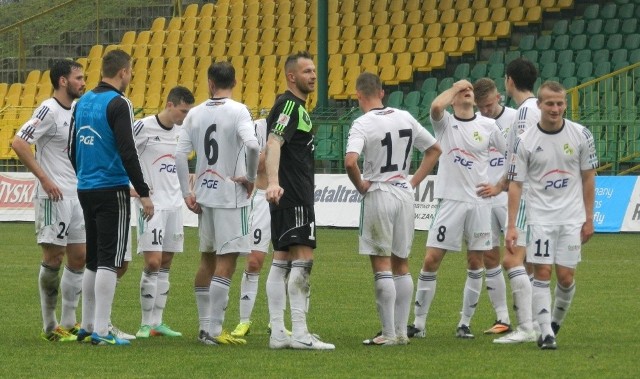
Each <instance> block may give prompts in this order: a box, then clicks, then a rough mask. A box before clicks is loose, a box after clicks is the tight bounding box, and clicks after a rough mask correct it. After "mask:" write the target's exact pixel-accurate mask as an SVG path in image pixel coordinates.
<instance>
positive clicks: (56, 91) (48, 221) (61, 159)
mask: <svg viewBox="0 0 640 379" xmlns="http://www.w3.org/2000/svg"><path fill="white" fill-rule="evenodd" d="M50 79H51V84H52V85H53V97H52V98H50V99H47V100H45V101H43V102H42V104H40V106H39V107H38V108H36V110H35V112H34V113H33V117H32V118H31V119H30V120H29V121H27V122H26V123H25V124H24V125H22V127H21V128H20V130H18V132H17V133H16V137H15V138H14V139H13V142H12V144H11V146H12V147H13V150H15V152H16V154H17V155H18V158H20V161H21V162H22V164H24V165H25V166H26V167H27V168H28V169H29V171H31V172H32V173H33V175H34V176H35V177H36V178H37V179H38V186H37V189H36V196H35V198H34V199H33V201H34V208H35V213H36V222H35V227H36V235H37V242H38V244H39V245H40V247H41V249H42V263H41V264H40V274H39V276H38V288H39V291H40V308H41V310H42V323H43V325H42V328H43V330H42V333H41V337H42V338H43V339H45V340H47V341H73V340H75V336H74V335H73V334H77V329H78V328H77V326H76V309H77V307H78V301H79V299H80V293H81V291H82V274H83V271H84V264H85V252H86V248H85V233H84V219H83V217H82V208H81V206H80V202H79V201H78V193H77V192H76V187H77V183H78V180H77V179H76V175H75V173H74V172H73V167H72V166H71V162H69V159H68V158H67V156H66V155H67V154H66V152H65V151H66V148H67V138H68V137H69V125H70V124H71V107H72V104H73V102H74V100H75V99H77V98H79V97H80V96H82V93H83V92H84V86H85V82H84V73H83V69H82V66H81V65H80V64H79V63H76V62H74V61H71V60H59V61H55V62H54V63H53V66H52V67H51V70H50ZM34 143H35V145H36V154H35V156H34V155H33V153H32V152H31V147H30V145H33V144H34ZM65 254H66V256H67V261H66V263H65V265H64V269H63V271H62V277H61V278H60V277H59V272H60V266H62V261H63V259H64V256H65ZM59 290H60V291H61V292H62V307H61V312H60V324H58V320H57V319H56V304H57V302H58V292H59Z"/></svg>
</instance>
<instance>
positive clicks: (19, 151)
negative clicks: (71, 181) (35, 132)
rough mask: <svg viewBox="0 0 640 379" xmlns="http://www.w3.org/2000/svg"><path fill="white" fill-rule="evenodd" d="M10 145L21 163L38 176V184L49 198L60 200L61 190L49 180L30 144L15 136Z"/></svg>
mask: <svg viewBox="0 0 640 379" xmlns="http://www.w3.org/2000/svg"><path fill="white" fill-rule="evenodd" d="M11 147H12V148H13V150H14V151H15V152H16V155H18V158H20V161H21V162H22V164H23V165H25V166H26V167H27V168H28V169H29V171H31V173H32V174H33V175H34V176H35V177H36V178H38V181H39V182H40V185H42V189H44V191H45V192H46V193H47V195H49V199H51V200H53V201H58V200H62V191H60V188H58V185H57V184H56V183H55V182H54V181H53V180H51V178H49V176H48V175H47V174H46V173H45V172H44V170H43V169H42V167H40V165H39V164H38V162H37V161H36V158H35V157H34V156H33V153H32V152H31V146H30V145H29V143H28V142H27V141H25V140H24V139H22V138H20V137H18V136H16V137H15V138H14V139H13V142H12V143H11Z"/></svg>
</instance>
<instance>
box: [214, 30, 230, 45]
mask: <svg viewBox="0 0 640 379" xmlns="http://www.w3.org/2000/svg"><path fill="white" fill-rule="evenodd" d="M212 33H213V43H214V44H215V43H227V36H228V35H229V33H228V32H227V31H226V30H214V31H212Z"/></svg>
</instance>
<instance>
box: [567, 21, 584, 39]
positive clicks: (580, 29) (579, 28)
mask: <svg viewBox="0 0 640 379" xmlns="http://www.w3.org/2000/svg"><path fill="white" fill-rule="evenodd" d="M584 25H585V21H584V20H581V19H577V20H573V21H571V24H570V25H569V34H570V35H572V36H577V35H580V34H583V33H584Z"/></svg>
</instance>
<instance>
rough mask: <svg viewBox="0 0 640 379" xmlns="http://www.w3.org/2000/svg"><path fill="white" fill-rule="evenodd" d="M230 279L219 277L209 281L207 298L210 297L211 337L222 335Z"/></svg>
mask: <svg viewBox="0 0 640 379" xmlns="http://www.w3.org/2000/svg"><path fill="white" fill-rule="evenodd" d="M230 286H231V279H228V278H223V277H221V276H214V277H213V278H212V279H211V287H210V288H209V296H210V297H211V308H210V309H211V311H210V314H211V336H213V337H216V336H219V335H220V334H222V324H223V323H224V315H225V313H226V310H227V305H228V304H229V287H230Z"/></svg>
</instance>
